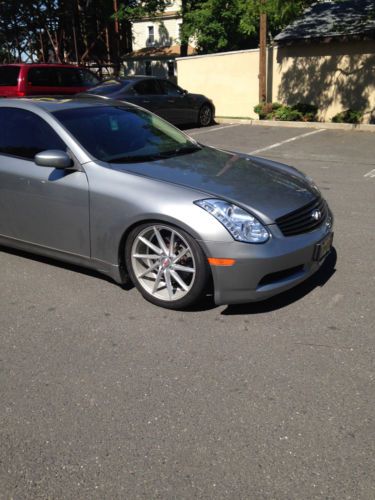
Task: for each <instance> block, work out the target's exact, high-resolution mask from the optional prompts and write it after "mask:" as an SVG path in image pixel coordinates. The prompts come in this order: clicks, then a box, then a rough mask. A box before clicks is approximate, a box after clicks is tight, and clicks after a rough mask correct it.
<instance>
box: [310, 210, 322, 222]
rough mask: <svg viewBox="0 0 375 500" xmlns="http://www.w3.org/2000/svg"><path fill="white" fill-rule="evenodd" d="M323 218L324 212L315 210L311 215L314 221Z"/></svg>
mask: <svg viewBox="0 0 375 500" xmlns="http://www.w3.org/2000/svg"><path fill="white" fill-rule="evenodd" d="M321 216H322V212H321V211H320V210H314V211H313V212H312V214H311V217H312V218H313V219H314V220H319V219H320V218H321Z"/></svg>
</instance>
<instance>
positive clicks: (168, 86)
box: [159, 80, 184, 96]
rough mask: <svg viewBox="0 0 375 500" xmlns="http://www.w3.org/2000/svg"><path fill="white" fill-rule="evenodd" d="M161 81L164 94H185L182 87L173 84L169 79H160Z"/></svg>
mask: <svg viewBox="0 0 375 500" xmlns="http://www.w3.org/2000/svg"><path fill="white" fill-rule="evenodd" d="M159 83H160V85H161V88H162V89H163V92H164V94H167V95H172V96H181V95H183V94H184V93H183V91H182V90H181V89H180V87H177V86H176V85H173V83H171V82H169V81H168V80H160V81H159Z"/></svg>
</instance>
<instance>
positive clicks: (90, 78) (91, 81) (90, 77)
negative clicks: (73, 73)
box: [77, 69, 100, 87]
mask: <svg viewBox="0 0 375 500" xmlns="http://www.w3.org/2000/svg"><path fill="white" fill-rule="evenodd" d="M77 71H78V72H79V74H80V78H81V85H83V86H84V87H92V86H94V85H98V83H100V80H99V78H97V77H96V76H95V75H94V73H91V71H89V70H88V69H78V70H77Z"/></svg>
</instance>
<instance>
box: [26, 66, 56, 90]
mask: <svg viewBox="0 0 375 500" xmlns="http://www.w3.org/2000/svg"><path fill="white" fill-rule="evenodd" d="M27 81H28V83H30V84H31V85H35V86H38V87H59V86H61V83H60V79H59V74H58V71H57V69H56V68H30V69H29V73H28V78H27Z"/></svg>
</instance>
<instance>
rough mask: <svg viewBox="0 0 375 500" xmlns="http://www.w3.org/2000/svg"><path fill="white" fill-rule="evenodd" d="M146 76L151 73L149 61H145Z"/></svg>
mask: <svg viewBox="0 0 375 500" xmlns="http://www.w3.org/2000/svg"><path fill="white" fill-rule="evenodd" d="M145 73H146V75H147V76H151V75H152V68H151V61H146V71H145Z"/></svg>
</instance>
